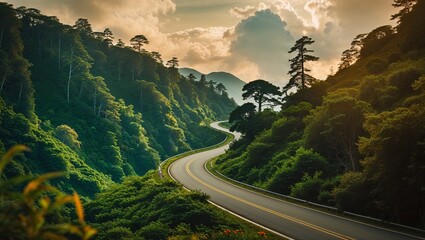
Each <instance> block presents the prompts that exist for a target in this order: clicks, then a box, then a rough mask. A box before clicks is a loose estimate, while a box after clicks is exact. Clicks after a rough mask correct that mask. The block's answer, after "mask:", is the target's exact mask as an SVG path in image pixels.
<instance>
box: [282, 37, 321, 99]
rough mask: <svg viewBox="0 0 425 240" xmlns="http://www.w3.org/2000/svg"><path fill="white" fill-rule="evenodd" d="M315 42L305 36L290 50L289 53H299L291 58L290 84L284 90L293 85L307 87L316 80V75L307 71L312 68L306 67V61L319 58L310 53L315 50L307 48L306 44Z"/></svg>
mask: <svg viewBox="0 0 425 240" xmlns="http://www.w3.org/2000/svg"><path fill="white" fill-rule="evenodd" d="M313 43H314V41H313V40H312V39H311V38H310V37H307V36H303V37H301V38H300V39H298V40H297V41H296V42H295V45H294V46H293V47H292V48H291V50H290V51H289V53H293V52H297V55H296V56H295V57H294V58H292V59H290V60H289V62H290V63H291V70H290V71H289V72H288V74H289V75H290V76H291V78H290V79H289V82H288V84H286V86H285V87H284V88H283V90H284V92H287V91H288V90H289V89H291V88H293V87H296V88H298V89H303V88H307V87H309V86H311V84H313V82H314V81H315V80H316V79H315V78H314V77H312V76H310V75H309V74H307V72H310V71H311V70H310V69H308V68H306V67H305V63H306V62H309V61H317V60H319V58H318V57H315V56H313V55H309V54H308V53H311V52H313V50H309V49H307V48H306V46H307V45H310V44H313Z"/></svg>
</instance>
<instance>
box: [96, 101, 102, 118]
mask: <svg viewBox="0 0 425 240" xmlns="http://www.w3.org/2000/svg"><path fill="white" fill-rule="evenodd" d="M102 106H103V104H102V101H101V102H100V103H99V111H97V116H98V117H99V116H100V110H101V109H102Z"/></svg>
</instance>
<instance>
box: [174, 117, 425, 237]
mask: <svg viewBox="0 0 425 240" xmlns="http://www.w3.org/2000/svg"><path fill="white" fill-rule="evenodd" d="M211 126H212V127H213V128H216V129H219V130H222V131H226V130H225V129H224V128H221V127H219V126H218V123H217V122H216V123H212V124H211ZM236 137H239V136H236ZM228 147H229V146H228V145H226V146H223V147H220V148H216V149H213V150H209V151H205V152H200V153H196V154H193V155H190V156H187V157H184V158H182V159H180V160H178V161H176V162H174V163H173V164H172V165H171V166H170V167H169V169H168V171H169V173H170V175H171V176H172V177H173V178H174V179H175V180H176V181H178V182H180V183H181V184H183V186H185V187H186V188H188V189H191V190H200V191H202V192H204V193H206V194H208V195H209V196H210V197H211V198H210V201H211V202H212V203H214V204H216V205H219V206H221V207H222V208H225V209H227V210H228V211H230V212H232V213H235V214H237V215H239V216H242V217H244V218H246V219H249V220H250V221H252V222H254V223H256V224H258V225H261V226H264V227H266V228H268V229H271V230H273V231H275V232H277V233H279V234H281V235H282V236H287V237H288V238H292V239H323V240H324V239H347V240H351V239H371V240H376V239H386V240H389V239H425V238H423V236H422V237H418V236H412V235H409V234H404V233H400V232H396V231H392V230H387V229H383V228H380V227H376V226H372V225H368V224H363V223H360V222H357V221H352V220H349V219H346V218H342V217H339V216H335V215H331V214H328V213H324V212H320V211H317V210H314V209H310V208H306V207H303V206H298V205H295V204H292V203H288V202H285V201H282V200H279V199H275V198H272V197H269V196H264V195H262V194H259V193H255V192H252V191H249V190H246V189H243V188H240V187H237V186H235V185H233V184H230V183H228V182H226V181H223V180H221V179H219V178H217V177H215V176H213V175H211V174H210V173H208V172H207V170H206V169H205V168H204V165H205V163H206V162H207V161H208V160H209V159H211V158H214V157H216V156H218V155H221V154H223V153H224V152H225V150H226V149H227V148H228Z"/></svg>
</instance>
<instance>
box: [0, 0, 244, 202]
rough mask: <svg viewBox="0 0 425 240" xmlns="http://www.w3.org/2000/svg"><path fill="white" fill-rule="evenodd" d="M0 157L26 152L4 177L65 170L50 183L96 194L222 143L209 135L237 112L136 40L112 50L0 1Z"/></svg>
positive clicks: (104, 35)
mask: <svg viewBox="0 0 425 240" xmlns="http://www.w3.org/2000/svg"><path fill="white" fill-rule="evenodd" d="M0 30H1V36H0V81H1V82H0V84H1V86H0V96H1V98H0V152H1V153H4V152H5V150H6V149H8V148H10V147H11V146H13V145H15V144H18V143H19V144H25V145H27V146H29V147H30V148H31V152H30V153H28V154H26V156H23V155H22V156H20V157H19V158H18V160H17V161H14V162H13V163H12V165H11V166H10V167H9V168H7V169H6V172H5V175H6V177H13V176H16V175H22V174H39V173H44V172H52V171H63V172H65V173H66V177H65V178H61V179H60V180H54V181H53V183H54V185H56V186H59V187H60V188H61V189H62V190H64V191H67V192H70V191H72V189H75V190H77V191H78V192H79V193H80V194H81V195H83V196H88V197H91V196H94V194H95V193H97V192H99V191H100V190H101V189H104V188H105V187H107V186H108V185H110V184H111V183H113V182H119V181H121V178H123V177H125V176H130V175H140V174H144V173H145V172H146V171H147V170H149V169H153V168H154V167H155V166H156V164H158V162H159V161H160V160H161V159H165V158H166V157H168V156H171V155H174V154H176V153H180V152H183V151H186V150H189V149H193V148H199V147H202V146H206V145H210V144H213V143H216V142H219V141H221V140H222V139H221V138H222V136H221V135H219V134H216V133H215V132H214V131H212V130H210V129H209V128H207V123H208V122H209V121H211V120H214V119H223V118H225V117H227V116H228V114H229V112H230V111H231V110H232V109H233V108H234V107H236V104H235V102H234V101H233V100H230V99H229V98H228V97H227V95H226V94H225V93H224V92H223V91H221V90H220V91H218V90H217V89H216V87H215V86H214V85H206V84H202V83H199V82H195V81H193V80H191V79H187V78H185V77H183V76H181V75H180V74H179V73H178V70H177V66H178V59H176V58H174V59H172V60H171V61H169V62H168V66H165V65H164V63H163V62H162V59H161V56H160V54H159V53H157V52H147V51H146V50H144V49H143V48H142V46H143V44H147V43H148V41H147V39H146V41H143V38H140V36H142V35H138V36H139V38H136V37H137V36H136V37H135V38H134V39H132V40H134V41H132V43H133V44H134V45H133V46H134V47H133V48H131V47H127V46H125V45H124V43H123V42H122V41H118V44H117V45H113V44H112V40H113V33H112V32H111V31H110V30H109V29H105V31H103V32H93V31H92V29H91V26H90V23H89V22H88V21H87V20H86V19H78V20H77V21H76V24H75V25H74V26H68V25H64V24H62V23H60V22H59V21H58V19H57V18H56V17H54V16H53V17H50V16H45V15H43V14H41V13H40V11H39V10H37V9H30V8H25V7H19V8H17V9H14V8H13V7H12V6H11V5H9V4H7V3H0Z"/></svg>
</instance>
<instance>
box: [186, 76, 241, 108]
mask: <svg viewBox="0 0 425 240" xmlns="http://www.w3.org/2000/svg"><path fill="white" fill-rule="evenodd" d="M179 72H180V74H181V75H183V76H188V75H189V74H193V75H194V76H195V77H196V79H197V80H199V79H200V78H201V75H202V74H203V73H201V72H199V71H197V70H195V69H191V68H179ZM204 75H205V77H206V79H207V81H210V80H212V81H214V82H216V83H222V84H223V85H224V86H225V87H226V89H227V93H228V94H229V97H231V98H233V99H234V100H235V101H236V103H238V104H239V105H242V104H243V103H244V102H245V101H244V100H243V98H242V88H243V86H244V85H245V84H246V82H244V81H242V80H241V79H239V78H238V77H236V76H234V75H233V74H230V73H227V72H212V73H209V74H204Z"/></svg>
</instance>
